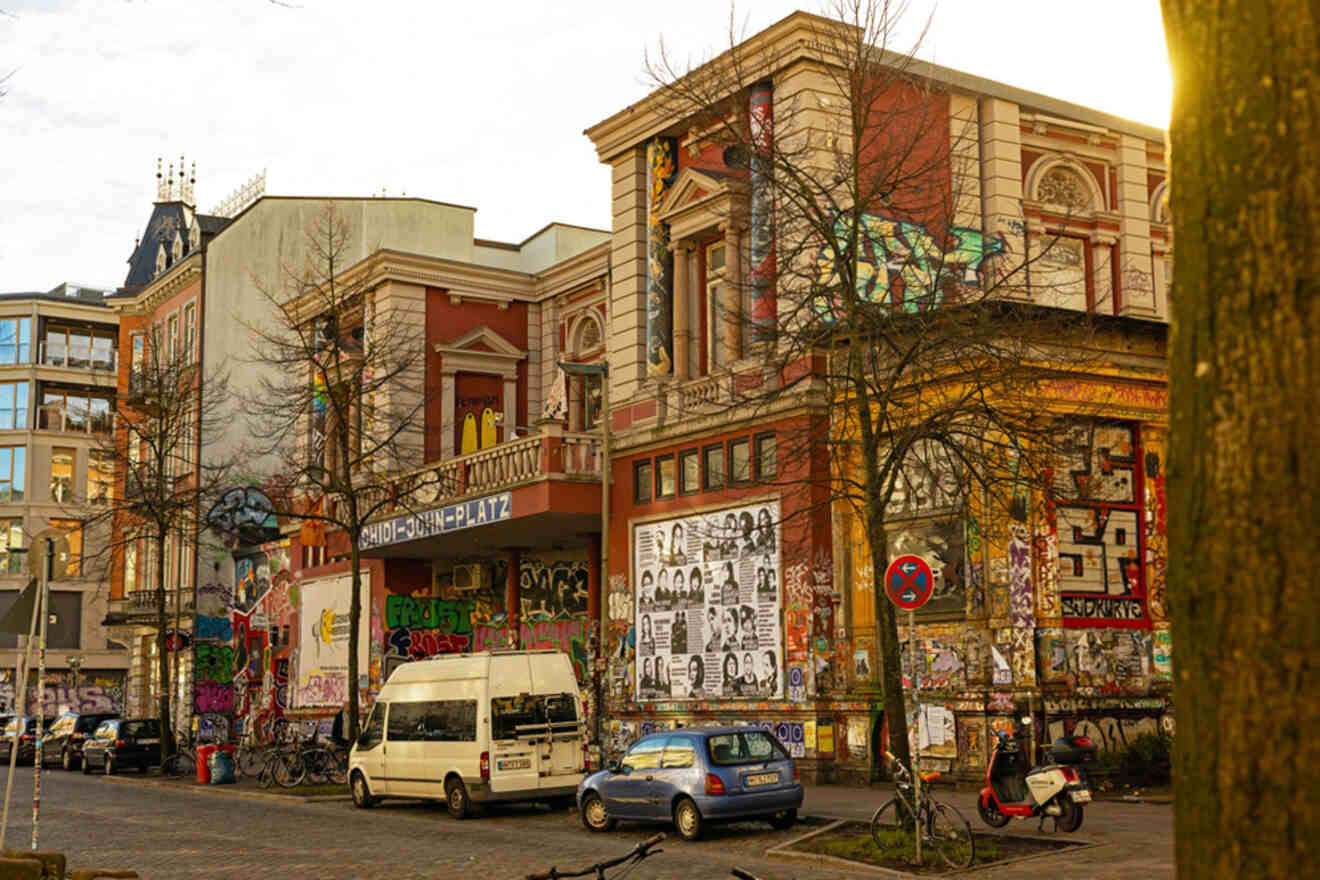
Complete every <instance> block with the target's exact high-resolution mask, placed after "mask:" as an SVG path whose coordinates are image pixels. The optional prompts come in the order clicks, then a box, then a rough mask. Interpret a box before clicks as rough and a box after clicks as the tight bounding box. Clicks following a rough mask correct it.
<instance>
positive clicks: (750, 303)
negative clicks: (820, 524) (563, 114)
mask: <svg viewBox="0 0 1320 880" xmlns="http://www.w3.org/2000/svg"><path fill="white" fill-rule="evenodd" d="M905 12H906V3H903V2H888V0H838V2H837V3H835V5H833V6H832V7H831V8H830V9H829V11H828V13H827V15H828V16H829V18H820V19H817V25H816V27H815V29H814V34H813V45H812V46H811V49H812V51H813V54H814V55H815V57H816V58H817V60H818V63H817V64H815V65H812V66H810V67H809V68H808V69H803V70H800V71H799V74H798V75H796V76H794V77H792V78H790V79H789V80H788V82H789V83H790V85H788V86H786V87H785V90H786V91H787V92H789V94H786V95H775V96H774V97H773V98H772V97H771V95H770V94H769V89H768V84H767V79H768V77H769V75H770V74H771V73H772V72H774V71H775V70H776V67H775V65H776V64H777V62H778V59H777V58H776V57H775V56H774V55H772V54H770V53H769V52H768V51H766V50H763V49H760V48H758V44H757V42H756V41H755V40H752V41H748V42H743V41H742V39H741V38H740V37H739V35H737V34H736V33H735V32H734V30H735V29H734V28H733V27H732V26H731V29H730V47H729V49H728V50H727V51H725V52H724V53H722V54H721V55H719V56H718V57H716V58H714V59H712V60H711V61H709V62H708V63H705V64H702V65H700V66H697V67H688V66H685V65H680V64H678V63H676V62H674V61H673V60H672V59H671V58H670V55H669V53H668V52H667V50H666V49H665V48H664V47H663V45H662V46H661V48H660V51H659V54H658V55H657V56H654V57H652V58H650V59H648V62H647V66H646V70H647V73H648V75H649V78H650V79H651V80H652V82H653V84H654V85H655V87H656V88H657V90H658V94H659V96H660V100H661V101H662V102H663V106H664V108H665V109H664V111H663V112H664V113H665V114H666V115H667V116H668V117H669V118H671V119H673V120H674V122H675V126H674V127H675V128H679V127H682V128H683V129H684V130H686V131H687V132H688V133H689V138H690V141H689V143H695V144H696V146H695V147H694V149H701V148H703V146H705V145H714V146H716V147H722V148H723V153H722V155H723V157H724V162H725V164H726V165H733V166H735V167H739V166H740V167H741V169H742V173H741V174H738V175H736V177H735V179H734V180H733V182H732V183H731V189H732V191H733V192H734V193H735V198H734V200H733V203H734V204H735V205H738V204H745V205H747V208H746V212H747V216H748V217H749V218H750V223H749V231H748V235H749V239H750V242H749V245H750V246H749V256H750V264H751V265H750V267H749V271H747V272H746V273H745V275H744V273H742V272H741V271H739V272H735V273H732V275H733V278H732V279H729V278H728V277H727V276H726V281H731V283H729V284H727V285H726V289H727V290H728V295H727V296H726V297H724V298H723V299H722V300H721V301H720V302H719V303H718V304H717V310H718V323H722V324H723V325H725V327H726V328H727V329H726V330H725V331H724V332H725V334H726V335H725V340H724V343H725V344H724V351H725V356H726V358H727V362H726V363H724V364H722V365H720V366H722V367H724V368H725V369H726V371H727V373H728V381H727V382H726V383H725V390H724V396H723V399H724V401H725V405H726V406H728V407H730V408H731V409H732V410H737V411H740V412H742V413H744V414H747V413H758V412H761V413H769V412H789V411H793V409H794V407H799V408H805V411H807V412H811V413H814V416H813V417H812V419H813V420H812V421H811V425H812V426H813V427H812V429H810V430H803V431H801V432H799V433H798V435H797V436H791V437H782V436H781V438H780V440H779V443H780V450H779V453H778V458H779V460H780V461H781V462H798V463H805V464H800V466H799V467H796V468H793V469H788V468H781V469H780V476H779V482H780V483H781V484H784V485H792V486H795V487H797V490H799V491H803V492H810V493H811V494H810V496H809V500H807V501H806V502H805V503H804V504H802V505H799V509H801V510H802V511H803V512H804V515H811V514H812V512H813V511H819V510H820V509H821V508H832V509H839V508H840V507H842V508H844V509H850V510H851V511H852V512H853V515H854V516H855V518H856V520H857V521H858V522H859V523H860V524H861V525H862V527H863V529H864V535H865V546H866V549H867V551H868V553H869V558H870V563H871V564H870V570H871V580H872V592H873V595H874V597H875V603H874V604H875V607H874V614H875V620H876V625H877V635H876V641H877V645H876V647H877V650H878V653H879V657H880V661H881V674H882V680H881V684H882V687H883V699H884V708H885V715H886V719H887V722H888V725H889V732H890V744H891V748H892V750H893V751H894V752H895V753H896V754H897V756H898V757H899V758H900V760H902V761H904V762H905V763H906V762H907V761H908V760H909V759H910V755H909V747H908V724H907V714H908V713H907V710H906V707H905V705H904V686H903V680H902V661H901V658H900V644H901V643H900V639H899V634H898V628H897V620H896V614H895V608H894V606H893V605H892V604H891V603H890V601H889V600H888V598H887V594H886V590H885V585H884V583H883V576H884V572H885V570H886V567H887V564H888V563H889V561H890V558H891V556H892V555H893V554H891V549H890V531H891V529H890V526H889V523H888V521H887V516H888V511H890V509H891V505H892V504H893V502H895V500H896V499H899V498H900V497H902V496H904V495H905V494H910V493H912V492H913V491H916V490H917V488H918V487H919V486H927V485H937V486H940V487H943V488H946V489H948V490H950V491H951V492H952V493H953V494H954V495H955V496H959V495H960V496H961V503H962V504H963V505H970V507H971V508H972V509H974V510H975V511H976V512H977V513H978V515H980V516H982V517H985V516H989V517H991V518H993V519H998V520H999V521H1005V520H1008V519H1009V518H1010V516H1012V515H1013V514H1017V515H1018V518H1021V519H1025V518H1026V510H1027V498H1028V497H1029V496H1030V494H1031V491H1032V487H1039V486H1040V485H1041V480H1042V479H1043V478H1044V475H1045V472H1046V469H1047V467H1048V464H1049V462H1050V460H1051V459H1052V457H1053V451H1054V440H1055V438H1056V437H1057V436H1058V434H1059V425H1058V424H1057V421H1056V419H1055V418H1054V417H1053V416H1052V415H1051V413H1050V412H1049V411H1048V409H1047V404H1045V403H1043V402H1042V400H1043V398H1044V397H1045V395H1043V394H1042V386H1043V385H1044V384H1045V383H1046V382H1048V381H1049V379H1050V378H1052V377H1056V376H1058V375H1060V374H1061V373H1066V372H1067V370H1068V369H1070V368H1075V367H1077V366H1079V362H1080V361H1082V360H1084V359H1088V360H1089V359H1093V358H1094V356H1095V355H1094V354H1093V352H1092V351H1091V348H1092V345H1093V338H1092V333H1091V330H1092V327H1091V322H1090V321H1089V320H1088V318H1087V316H1086V314H1085V311H1084V310H1083V311H1077V310H1076V309H1075V308H1072V309H1059V308H1055V307H1053V306H1054V305H1056V304H1059V305H1062V304H1064V303H1063V297H1062V296H1061V295H1060V296H1058V297H1057V300H1056V299H1054V298H1052V297H1051V290H1050V288H1049V285H1048V284H1041V283H1033V285H1032V288H1031V292H1030V295H1028V291H1027V270H1028V268H1029V266H1030V264H1031V263H1032V262H1033V261H1034V260H1036V259H1039V257H1040V255H1041V254H1043V253H1047V252H1048V251H1049V248H1050V246H1051V244H1052V241H1053V239H1051V238H1049V237H1045V240H1043V241H1040V242H1039V248H1038V249H1037V248H1033V256H1032V257H1031V258H1028V256H1027V255H1026V254H1025V253H1023V252H1022V249H1023V248H1022V244H1021V243H1022V240H1023V239H1022V235H1021V227H1020V226H1019V227H1017V228H1016V229H1015V228H1014V227H1013V226H1012V225H1008V224H1006V225H1005V227H1004V229H1003V234H1001V232H1000V231H999V230H993V231H992V230H987V229H985V228H984V225H983V222H982V214H981V205H980V200H979V198H974V197H973V192H972V191H971V190H970V189H969V184H971V183H972V182H973V181H975V180H977V179H978V178H979V175H980V169H979V167H978V165H977V163H978V159H977V158H976V154H975V151H974V150H970V151H969V150H968V147H969V145H971V144H975V143H976V139H977V132H976V125H977V123H976V118H975V116H974V115H972V116H970V117H969V118H963V119H962V120H961V130H960V128H959V116H958V113H957V111H956V109H955V107H954V104H953V97H952V90H951V89H950V87H949V84H948V83H946V82H943V81H942V75H941V73H940V72H939V71H938V69H936V68H933V67H932V66H930V65H927V64H924V63H922V62H920V61H918V60H916V59H915V57H914V55H913V51H914V50H909V51H903V52H898V51H894V50H892V49H891V48H890V43H891V41H892V39H893V35H894V34H895V33H896V29H897V26H898V23H899V21H900V19H901V18H902V16H903V14H904V13H905ZM731 25H732V18H731ZM771 108H773V109H771ZM653 173H654V169H653ZM735 210H742V209H741V208H735ZM730 221H731V224H730V225H732V226H736V225H737V223H738V218H730ZM729 259H736V257H731V258H729ZM1054 293H1056V294H1061V293H1062V291H1054ZM648 299H650V298H648ZM1083 306H1084V304H1083ZM674 342H675V350H680V349H681V346H680V345H679V343H680V340H677V339H676V340H674ZM656 347H657V346H656V345H655V344H654V343H652V344H651V345H650V346H648V348H650V349H654V348H656ZM658 347H659V348H661V349H663V348H664V341H663V340H661V342H660V344H659V346H658ZM676 357H677V359H678V360H682V359H683V357H684V355H683V354H682V353H681V351H680V353H679V354H678V355H677V356H676ZM656 360H657V359H653V363H655V362H656ZM658 360H659V363H658V364H657V365H656V371H659V372H664V371H665V365H664V358H663V357H662V358H659V359H658ZM703 405H707V404H706V403H705V401H704V400H703ZM846 540H847V536H845V541H846ZM1033 650H1034V648H1033Z"/></svg>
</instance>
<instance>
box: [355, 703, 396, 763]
mask: <svg viewBox="0 0 1320 880" xmlns="http://www.w3.org/2000/svg"><path fill="white" fill-rule="evenodd" d="M387 708H389V703H377V704H376V705H375V706H373V707H372V708H371V717H370V718H368V719H367V723H366V725H365V726H364V727H363V728H362V732H361V733H360V734H358V741H357V747H358V749H359V750H362V751H365V750H367V749H374V748H375V747H376V746H378V745H380V742H381V740H383V739H384V738H385V710H386V709H387Z"/></svg>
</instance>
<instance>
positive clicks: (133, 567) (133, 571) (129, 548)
mask: <svg viewBox="0 0 1320 880" xmlns="http://www.w3.org/2000/svg"><path fill="white" fill-rule="evenodd" d="M137 563H138V539H137V535H134V534H130V535H129V536H128V538H127V539H126V540H125V542H124V595H125V596H127V595H128V594H129V593H134V592H137V582H138V577H137V575H138V570H137Z"/></svg>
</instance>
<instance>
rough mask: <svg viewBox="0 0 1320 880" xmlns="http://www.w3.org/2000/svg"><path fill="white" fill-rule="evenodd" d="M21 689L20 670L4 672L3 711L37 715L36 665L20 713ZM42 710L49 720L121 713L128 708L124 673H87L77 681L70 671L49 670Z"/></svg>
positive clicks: (0, 681) (0, 672)
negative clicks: (72, 715)
mask: <svg viewBox="0 0 1320 880" xmlns="http://www.w3.org/2000/svg"><path fill="white" fill-rule="evenodd" d="M17 690H18V678H17V671H16V670H13V669H0V707H3V708H2V709H0V711H4V712H13V711H22V712H25V713H27V714H36V711H37V671H36V667H35V665H34V666H33V669H32V672H31V673H30V674H29V676H28V683H27V698H26V699H25V700H24V701H23V708H22V709H21V710H16V703H15V701H16V699H17ZM41 707H42V711H43V712H44V713H45V716H46V717H47V718H54V717H55V716H56V715H58V714H59V713H61V712H120V711H123V708H124V672H123V670H99V669H92V670H85V671H83V672H80V673H79V674H78V676H77V680H76V681H75V678H74V675H73V673H72V672H71V671H70V670H67V669H47V670H46V680H45V687H44V688H43V689H42V700H41Z"/></svg>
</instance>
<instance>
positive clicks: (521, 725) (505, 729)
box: [490, 693, 578, 739]
mask: <svg viewBox="0 0 1320 880" xmlns="http://www.w3.org/2000/svg"><path fill="white" fill-rule="evenodd" d="M577 720H578V714H577V700H576V699H574V697H573V695H572V694H570V693H561V694H520V695H518V696H516V697H495V698H494V699H492V700H491V701H490V736H491V739H515V738H517V737H518V736H535V735H544V734H545V733H546V732H547V731H548V730H549V729H550V728H551V727H552V726H553V729H555V730H571V729H575V728H576V726H577Z"/></svg>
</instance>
